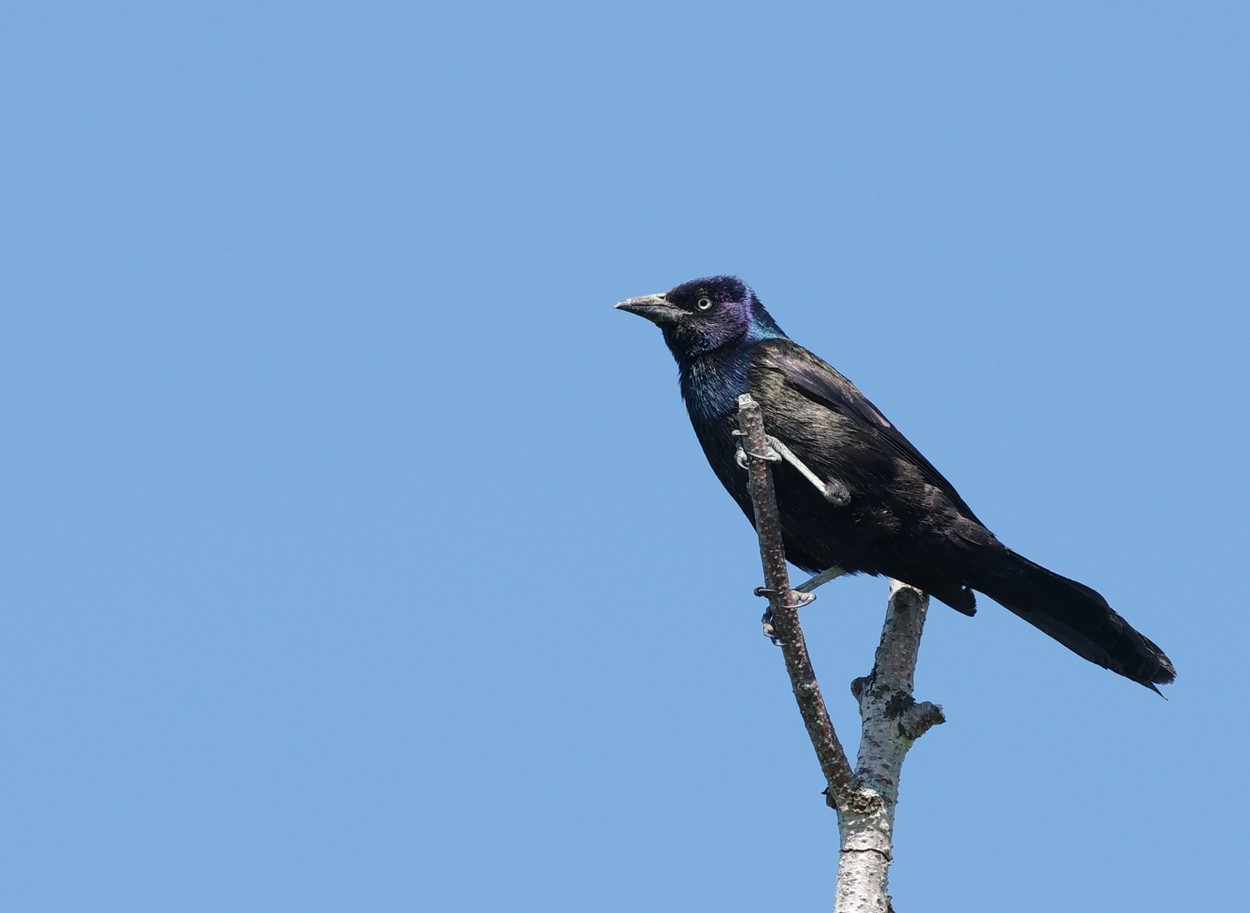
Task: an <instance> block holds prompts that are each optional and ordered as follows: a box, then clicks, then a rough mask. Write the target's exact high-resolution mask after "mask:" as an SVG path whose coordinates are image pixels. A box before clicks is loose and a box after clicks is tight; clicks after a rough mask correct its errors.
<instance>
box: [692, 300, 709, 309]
mask: <svg viewBox="0 0 1250 913" xmlns="http://www.w3.org/2000/svg"><path fill="white" fill-rule="evenodd" d="M694 306H695V307H697V308H698V309H699V310H701V311H710V310H711V309H712V299H711V298H707V297H704V298H700V299H699V300H698V301H696V302H695V303H694Z"/></svg>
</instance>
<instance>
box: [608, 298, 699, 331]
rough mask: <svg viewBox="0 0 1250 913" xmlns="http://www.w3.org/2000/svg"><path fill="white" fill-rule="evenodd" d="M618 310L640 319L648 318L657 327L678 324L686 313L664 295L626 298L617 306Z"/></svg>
mask: <svg viewBox="0 0 1250 913" xmlns="http://www.w3.org/2000/svg"><path fill="white" fill-rule="evenodd" d="M616 307H617V309H618V310H622V311H629V312H630V313H631V314H637V315H638V316H639V317H646V318H647V319H648V320H650V321H651V322H652V323H654V324H656V325H657V326H663V325H664V324H666V323H676V322H677V321H678V319H680V318H681V316H682V315H683V314H684V313H685V311H683V310H682V309H681V308H679V307H678V306H677V305H675V304H671V303H669V300H668V299H667V298H665V297H664V296H663V295H643V296H641V297H639V298H626V299H625V300H624V301H622V302H620V303H619V304H618V305H617V306H616Z"/></svg>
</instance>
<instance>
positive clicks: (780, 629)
mask: <svg viewBox="0 0 1250 913" xmlns="http://www.w3.org/2000/svg"><path fill="white" fill-rule="evenodd" d="M738 427H739V429H740V430H741V432H742V441H743V445H744V450H745V452H746V463H747V469H748V471H749V472H750V474H751V483H750V491H751V502H752V504H753V505H754V508H755V530H756V532H757V533H758V535H759V540H760V561H761V562H762V563H763V565H764V585H765V587H766V589H765V590H764V593H765V594H766V595H767V596H768V602H769V606H770V607H771V610H772V625H773V632H774V636H775V638H776V640H777V641H778V642H779V644H780V646H781V651H782V654H783V655H784V656H785V660H786V672H787V673H789V675H790V686H791V687H792V688H793V689H794V698H795V700H796V701H797V702H798V705H799V713H800V714H802V716H803V724H804V725H805V726H806V727H807V734H808V736H809V737H810V738H811V740H812V747H813V748H815V749H816V757H817V759H818V760H819V761H820V769H821V772H822V773H824V775H825V782H826V783H827V784H828V789H827V796H828V799H829V804H830V805H832V806H834V807H835V808H836V807H839V806H841V805H844V804H845V802H846V801H848V800H849V797H850V794H851V791H852V790H853V789H854V787H855V782H856V781H855V773H854V771H852V770H851V764H850V762H849V761H848V760H847V757H846V751H845V750H844V749H843V748H842V743H841V742H839V741H838V736H837V733H836V732H834V729H833V723H832V721H830V719H829V711H828V709H827V708H826V707H825V700H824V698H823V697H822V696H821V694H820V685H819V684H818V683H817V681H816V673H815V672H814V671H813V669H812V662H811V659H810V658H809V657H808V654H807V643H806V641H805V640H804V639H803V628H802V627H801V626H800V624H799V613H798V606H799V604H800V603H799V597H798V596H797V595H796V594H795V592H794V590H792V589H791V588H790V574H789V571H788V570H787V569H786V555H785V550H784V548H783V547H782V543H781V518H780V517H779V516H778V512H777V497H776V494H775V492H774V490H773V477H772V471H771V469H770V468H769V465H768V464H769V456H770V455H771V448H770V447H769V444H768V436H767V434H766V433H765V431H764V419H763V417H762V416H761V415H760V407H759V404H758V403H756V402H755V400H754V399H752V397H751V395H750V394H749V393H744V394H743V395H742V396H739V397H738ZM808 601H810V600H808Z"/></svg>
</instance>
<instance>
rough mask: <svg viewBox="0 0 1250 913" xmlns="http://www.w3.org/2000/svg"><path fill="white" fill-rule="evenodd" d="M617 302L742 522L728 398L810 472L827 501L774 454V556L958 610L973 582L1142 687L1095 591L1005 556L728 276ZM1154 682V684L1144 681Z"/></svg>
mask: <svg viewBox="0 0 1250 913" xmlns="http://www.w3.org/2000/svg"><path fill="white" fill-rule="evenodd" d="M617 307H619V308H622V309H624V310H628V311H631V312H633V313H637V314H639V315H640V316H643V317H646V318H647V319H648V320H651V321H652V322H653V323H655V324H657V325H658V326H659V327H660V329H661V330H662V331H663V333H664V339H665V342H666V343H667V344H668V346H669V349H670V350H671V351H672V353H673V356H674V357H675V358H676V360H677V364H678V366H679V368H680V376H681V391H682V397H683V399H684V400H685V402H686V407H687V410H688V411H689V413H690V420H691V423H692V424H693V425H694V430H695V433H696V435H698V438H699V443H700V444H701V445H702V446H703V452H704V453H705V454H706V455H707V458H708V462H709V463H710V464H711V466H712V469H713V471H714V472H715V473H716V475H717V477H718V478H719V479H720V480H721V482H722V484H724V486H725V488H726V489H727V490H728V491H729V493H730V494H731V495H732V496H733V498H734V500H736V501H737V502H738V504H739V506H740V507H741V508H742V510H743V512H744V513H746V515H747V517H748V519H751V520H752V521H753V520H754V516H753V514H754V512H753V510H752V507H751V499H750V495H749V493H748V491H747V474H746V473H745V472H744V471H743V470H742V469H741V468H740V467H739V466H738V465H737V463H736V461H735V447H736V445H735V440H734V437H733V435H732V433H731V432H732V431H733V430H734V429H735V428H736V427H737V414H736V408H737V397H738V395H739V394H741V393H747V392H749V393H751V394H752V395H753V396H754V398H755V399H756V401H757V402H759V404H760V408H761V411H762V413H763V417H764V425H765V428H766V429H767V431H768V433H769V434H771V435H773V436H774V437H776V438H777V439H778V440H780V441H781V442H782V443H783V444H785V445H786V446H787V447H789V448H790V449H791V450H792V451H793V452H794V454H795V455H796V456H797V457H798V458H799V459H800V460H801V461H802V462H804V463H805V464H806V465H807V466H808V468H810V469H811V470H812V471H813V472H815V474H816V475H817V476H819V477H820V478H821V479H824V480H828V481H835V480H836V481H838V482H841V483H843V484H844V485H845V486H846V487H847V489H849V491H850V493H851V497H850V500H849V503H847V504H846V505H845V506H835V505H834V504H831V503H830V502H829V501H828V500H826V499H825V498H824V497H823V496H822V494H821V493H820V492H819V491H818V490H817V489H816V487H815V486H814V485H812V484H811V483H810V482H809V481H808V480H807V479H805V478H804V477H803V476H802V475H801V474H800V472H799V471H798V470H797V469H796V468H795V467H793V466H792V465H790V464H788V463H779V464H776V465H775V467H774V478H775V482H776V489H777V501H778V508H779V511H780V514H781V524H782V533H783V540H784V543H785V548H786V556H787V557H788V558H789V559H790V561H791V562H793V563H794V564H796V565H798V566H799V567H801V568H803V569H804V570H807V571H809V572H811V573H819V572H820V571H823V570H826V569H827V568H830V567H833V566H839V567H841V568H843V569H844V570H846V571H849V572H851V573H867V574H881V575H885V576H889V577H894V578H897V579H899V580H903V581H905V582H907V583H910V584H912V585H913V586H916V587H918V588H920V589H922V590H924V591H926V592H928V593H929V594H931V595H932V596H934V597H935V598H937V599H939V600H941V601H942V602H944V603H946V604H947V605H949V606H951V607H953V608H955V609H957V610H959V611H960V612H963V613H965V614H968V615H971V614H973V612H974V611H975V607H976V601H975V596H974V594H973V591H974V590H976V591H979V592H981V593H984V594H985V595H987V596H989V597H990V598H992V599H994V600H995V601H997V602H999V603H1000V604H1002V605H1003V606H1005V607H1006V608H1008V609H1010V610H1011V611H1012V612H1014V613H1016V614H1017V615H1019V616H1020V617H1021V618H1023V619H1025V620H1026V621H1028V622H1029V623H1030V624H1033V625H1035V626H1036V627H1038V628H1040V629H1041V630H1043V631H1045V632H1046V633H1047V634H1049V635H1050V636H1051V637H1053V638H1055V639H1056V640H1058V641H1059V642H1060V643H1062V644H1064V645H1065V646H1067V647H1068V648H1069V649H1071V650H1073V651H1074V652H1076V653H1077V654H1079V655H1081V656H1083V657H1085V658H1086V659H1088V660H1090V661H1091V662H1094V663H1097V664H1098V665H1100V666H1104V667H1106V668H1108V669H1111V670H1113V671H1115V672H1118V673H1119V674H1121V675H1124V676H1126V677H1127V678H1130V679H1133V680H1134V681H1137V682H1140V683H1141V684H1143V685H1146V686H1147V687H1150V688H1154V687H1155V684H1156V683H1158V684H1163V683H1167V682H1171V681H1172V680H1173V679H1174V678H1175V677H1176V673H1175V670H1174V669H1173V667H1172V663H1171V661H1170V660H1169V659H1168V658H1167V656H1166V655H1164V653H1163V651H1162V650H1160V649H1159V648H1158V647H1157V646H1156V645H1155V644H1154V643H1152V642H1151V641H1150V640H1149V639H1147V638H1146V637H1144V636H1142V635H1141V634H1140V633H1138V632H1137V631H1136V630H1135V629H1134V628H1133V627H1132V626H1131V625H1130V624H1129V623H1128V622H1127V621H1125V620H1124V619H1123V618H1122V617H1121V616H1120V615H1118V614H1117V613H1116V612H1115V611H1113V610H1112V609H1111V607H1110V606H1109V605H1108V604H1107V602H1106V600H1105V599H1103V597H1102V596H1100V595H1099V594H1098V593H1097V592H1095V591H1094V590H1092V589H1090V588H1089V587H1087V586H1085V585H1084V584H1081V583H1077V582H1076V581H1074V580H1069V579H1068V578H1066V577H1062V576H1060V575H1058V574H1055V573H1053V572H1052V571H1049V570H1047V569H1046V568H1043V567H1041V566H1040V565H1037V564H1034V563H1033V562H1031V561H1029V560H1028V559H1027V558H1024V557H1023V556H1021V555H1018V554H1016V553H1015V552H1013V551H1011V550H1010V549H1009V548H1007V547H1006V546H1004V545H1003V544H1002V543H1000V542H999V541H998V539H997V538H995V536H994V534H993V533H991V532H990V531H989V530H988V529H986V527H985V526H984V525H983V524H982V523H981V521H980V520H979V519H978V518H977V516H976V515H975V514H974V513H973V512H972V509H971V508H970V507H969V506H968V505H967V503H965V502H964V500H963V498H961V497H960V496H959V493H958V492H956V491H955V488H954V486H952V485H951V484H950V482H948V481H947V480H946V478H945V477H943V476H942V474H941V473H939V472H938V471H937V469H936V468H934V466H933V465H932V464H931V463H930V462H929V461H928V460H927V459H925V457H924V456H923V455H922V454H921V453H920V451H918V450H917V449H916V448H915V447H914V446H913V445H912V444H911V442H910V441H908V440H907V438H905V437H904V436H903V435H902V434H901V433H900V432H899V431H898V429H896V428H895V427H894V426H893V425H892V424H891V423H890V422H889V421H888V420H887V419H886V418H885V416H884V415H882V414H881V412H880V411H879V410H878V409H877V408H876V407H875V406H874V405H873V404H872V403H871V402H869V401H868V399H867V398H866V397H864V395H863V394H862V393H860V392H859V390H857V389H856V388H855V386H854V385H853V384H852V383H851V382H850V381H849V380H847V379H846V378H845V377H843V376H842V375H841V374H839V373H838V372H837V371H836V370H835V369H834V368H833V367H831V366H830V365H828V364H827V363H825V362H824V361H822V360H821V359H820V358H818V357H816V356H815V355H813V354H812V353H811V352H809V351H807V350H806V349H804V348H803V347H802V346H800V345H798V344H796V343H795V342H793V341H792V340H790V339H789V338H788V337H786V336H785V334H784V333H782V331H781V328H780V327H778V326H777V324H776V322H775V321H774V320H773V319H772V317H771V316H770V315H769V314H768V312H767V311H765V310H764V308H763V306H762V305H761V304H760V302H759V299H758V298H757V297H756V296H755V293H754V292H752V291H751V289H750V288H749V287H748V286H746V285H745V284H744V283H743V282H742V281H741V280H739V279H736V278H734V277H732V276H714V277H709V278H706V279H696V280H693V281H691V282H687V283H684V284H682V285H679V286H677V287H676V288H674V289H672V290H671V291H669V292H666V293H665V294H663V295H649V296H644V297H642V298H632V299H629V300H628V301H623V302H621V303H620V304H619V305H617ZM1155 690H1157V689H1155Z"/></svg>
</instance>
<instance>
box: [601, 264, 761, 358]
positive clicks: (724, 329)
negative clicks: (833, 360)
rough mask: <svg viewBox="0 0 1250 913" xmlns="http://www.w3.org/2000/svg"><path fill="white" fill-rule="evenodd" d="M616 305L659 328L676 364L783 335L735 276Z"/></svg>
mask: <svg viewBox="0 0 1250 913" xmlns="http://www.w3.org/2000/svg"><path fill="white" fill-rule="evenodd" d="M617 307H618V308H620V309H621V310H622V311H629V312H630V313H631V314H637V315H638V316H639V317H645V318H647V319H648V320H650V321H651V322H652V323H654V324H655V325H656V326H658V327H659V328H660V329H661V330H662V331H663V332H664V341H665V342H666V343H668V347H669V349H671V350H672V352H673V357H674V358H676V359H677V361H678V363H679V364H680V363H683V362H686V361H689V360H690V359H692V358H697V357H698V356H700V355H703V354H705V353H707V352H711V351H713V350H715V349H719V348H721V347H723V346H727V345H742V344H747V343H752V342H758V341H759V340H761V339H767V338H769V337H777V336H783V335H785V334H783V333H782V332H781V327H779V326H777V323H776V321H774V320H773V318H772V317H771V316H770V315H769V313H768V311H766V310H764V305H762V304H760V300H759V298H757V297H755V292H753V291H751V287H750V286H749V285H747V284H746V283H745V282H743V281H742V280H741V279H739V278H738V277H737V276H709V277H707V278H706V279H692V280H690V281H689V282H683V283H682V284H681V285H679V286H677V287H676V288H672V289H669V290H668V291H667V292H664V293H663V294H662V295H643V296H642V297H640V298H629V299H626V300H625V301H622V302H621V303H620V304H618V305H617Z"/></svg>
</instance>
